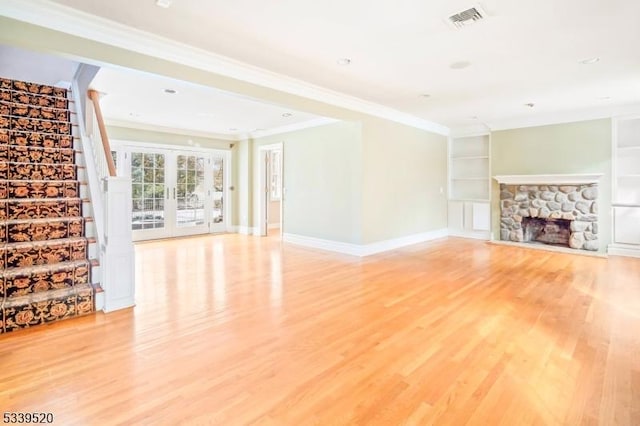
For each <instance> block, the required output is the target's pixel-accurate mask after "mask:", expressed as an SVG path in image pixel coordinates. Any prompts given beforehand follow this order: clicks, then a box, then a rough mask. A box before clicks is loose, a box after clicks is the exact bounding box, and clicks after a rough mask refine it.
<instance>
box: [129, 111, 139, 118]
mask: <svg viewBox="0 0 640 426" xmlns="http://www.w3.org/2000/svg"><path fill="white" fill-rule="evenodd" d="M129 116H131V117H140V114H138V113H137V112H130V113H129Z"/></svg>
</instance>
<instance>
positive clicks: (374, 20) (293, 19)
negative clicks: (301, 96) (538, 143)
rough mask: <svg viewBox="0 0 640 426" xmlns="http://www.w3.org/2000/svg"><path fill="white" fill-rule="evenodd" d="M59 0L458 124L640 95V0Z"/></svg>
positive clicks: (613, 104) (622, 101)
mask: <svg viewBox="0 0 640 426" xmlns="http://www.w3.org/2000/svg"><path fill="white" fill-rule="evenodd" d="M55 1H56V2H57V3H60V4H64V5H68V6H71V7H73V8H77V9H80V10H83V11H86V12H89V13H92V14H95V15H99V16H101V17H104V18H108V19H111V20H114V21H117V22H120V23H122V24H125V25H129V26H132V27H135V28H138V29H142V30H145V31H149V32H152V33H155V34H158V35H162V36H164V37H168V38H171V39H174V40H176V41H180V42H184V43H187V44H190V45H193V46H196V47H200V48H204V49H206V50H209V51H211V52H215V53H218V54H222V55H226V56H228V57H230V58H234V59H237V60H240V61H243V62H246V63H248V64H252V65H256V66H259V67H262V68H265V69H268V70H270V71H274V72H277V73H281V74H285V75H288V76H291V77H295V78H298V79H301V80H304V81H307V82H310V83H313V84H316V85H319V86H323V87H326V88H329V89H333V90H336V91H339V92H342V93H346V94H349V95H352V96H356V97H358V98H361V99H364V100H368V101H371V102H375V103H379V104H382V105H385V106H388V107H391V108H394V109H397V110H400V111H403V112H406V113H409V114H412V115H415V116H417V117H420V118H423V119H427V120H431V121H435V122H438V123H441V124H444V125H447V126H450V127H454V128H455V127H461V126H468V125H473V124H475V123H478V122H483V123H487V124H489V125H490V126H491V125H492V124H497V123H499V122H501V121H502V122H505V121H509V120H517V119H519V118H527V117H532V116H541V117H552V116H554V115H558V114H563V113H567V112H576V111H578V112H579V111H588V110H598V111H607V110H611V111H613V110H614V109H615V108H619V107H621V106H625V105H630V104H637V103H640V55H638V53H637V52H638V51H639V48H638V44H639V42H640V1H638V0H607V1H604V0H562V1H558V0H480V5H481V6H482V7H483V8H484V9H485V10H486V11H487V12H488V14H489V17H488V18H487V19H486V20H484V21H481V22H479V23H477V24H475V25H473V26H470V27H467V28H464V29H461V30H454V29H451V28H450V27H449V26H448V25H447V24H446V23H445V19H444V18H445V17H446V16H448V15H450V14H451V13H453V12H457V11H460V10H464V9H467V8H468V7H470V6H473V5H474V1H473V0H470V1H466V0H430V1H425V0H398V1H393V2H392V1H386V0H325V1H316V0H278V1H268V0H235V1H233V2H228V1H227V0H174V1H173V4H172V5H171V7H170V8H168V9H163V8H160V7H157V6H155V1H154V0H144V1H142V0H139V1H135V2H132V1H130V0H110V1H108V2H106V1H103V0H55ZM342 57H347V58H350V59H351V60H352V63H351V65H349V66H339V65H337V64H336V60H337V59H338V58H342ZM592 57H598V58H600V61H599V62H597V63H595V64H591V65H583V64H581V63H580V61H582V60H584V59H587V58H592ZM458 61H468V62H470V63H471V65H470V66H469V67H467V68H464V69H451V68H450V65H451V64H452V63H454V62H458ZM424 93H427V94H429V95H431V96H430V97H429V98H424V97H421V96H420V94H424ZM530 102H531V103H534V104H535V107H533V108H530V107H527V106H525V104H526V103H530ZM472 117H478V118H472ZM239 125H240V124H239Z"/></svg>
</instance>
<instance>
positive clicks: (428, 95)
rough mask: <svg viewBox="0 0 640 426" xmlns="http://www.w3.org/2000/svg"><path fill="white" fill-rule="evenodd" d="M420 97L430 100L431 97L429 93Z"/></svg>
mask: <svg viewBox="0 0 640 426" xmlns="http://www.w3.org/2000/svg"><path fill="white" fill-rule="evenodd" d="M420 96H422V97H423V98H430V97H431V95H430V94H428V93H422V94H421V95H420Z"/></svg>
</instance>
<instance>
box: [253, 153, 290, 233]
mask: <svg viewBox="0 0 640 426" xmlns="http://www.w3.org/2000/svg"><path fill="white" fill-rule="evenodd" d="M259 153H260V161H259V170H258V176H259V178H260V179H259V186H258V187H259V188H261V191H260V208H259V209H258V212H259V221H258V223H259V234H260V235H262V236H268V235H282V224H283V210H284V208H283V207H284V206H283V201H284V191H283V179H282V176H283V149H282V143H277V144H272V145H264V146H261V147H259Z"/></svg>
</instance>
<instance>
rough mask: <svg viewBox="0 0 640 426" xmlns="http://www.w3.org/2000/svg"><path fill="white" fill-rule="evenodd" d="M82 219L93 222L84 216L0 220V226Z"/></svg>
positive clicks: (90, 218)
mask: <svg viewBox="0 0 640 426" xmlns="http://www.w3.org/2000/svg"><path fill="white" fill-rule="evenodd" d="M78 219H82V220H84V221H85V222H93V218H92V217H85V216H65V217H52V218H40V219H8V220H0V225H16V224H21V223H49V222H67V221H69V220H78Z"/></svg>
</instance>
